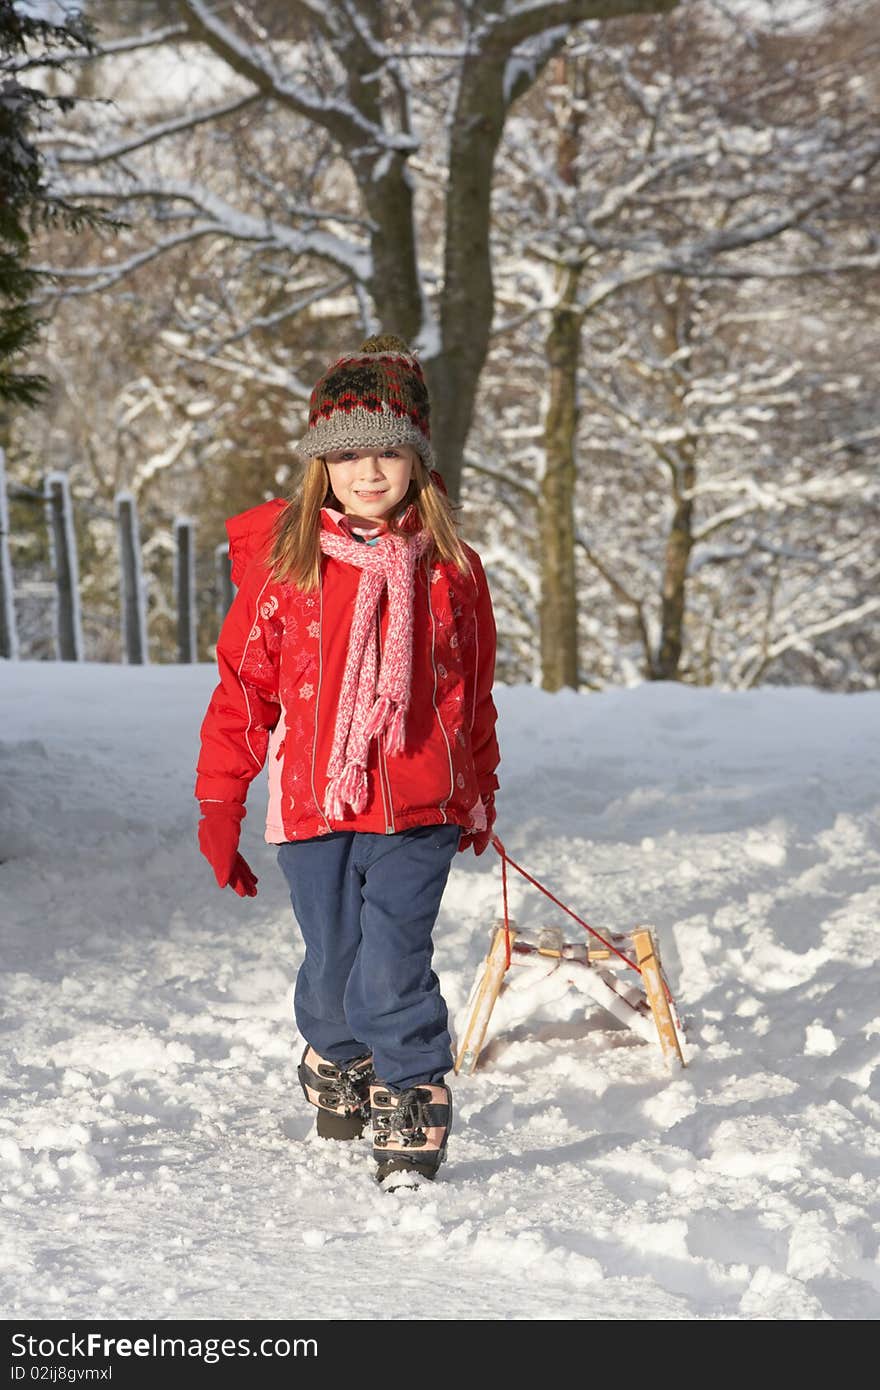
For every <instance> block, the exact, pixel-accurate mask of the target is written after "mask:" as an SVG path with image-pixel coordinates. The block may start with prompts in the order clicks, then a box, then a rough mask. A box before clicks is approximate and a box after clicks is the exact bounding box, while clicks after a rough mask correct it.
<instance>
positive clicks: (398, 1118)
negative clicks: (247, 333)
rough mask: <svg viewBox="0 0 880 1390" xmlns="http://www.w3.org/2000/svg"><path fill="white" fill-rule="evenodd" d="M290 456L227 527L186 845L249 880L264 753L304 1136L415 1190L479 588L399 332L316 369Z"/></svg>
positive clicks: (440, 1099) (490, 812)
mask: <svg viewBox="0 0 880 1390" xmlns="http://www.w3.org/2000/svg"><path fill="white" fill-rule="evenodd" d="M297 451H298V452H299V453H300V454H301V455H302V456H303V457H304V458H307V459H308V462H307V464H306V467H305V471H304V475H303V477H302V480H301V482H300V485H299V487H298V488H297V490H296V493H295V495H294V496H293V497H292V498H291V499H290V500H289V501H284V500H281V499H276V500H275V501H272V502H266V503H264V504H262V505H260V506H257V507H253V508H251V509H250V510H249V511H246V512H244V513H242V514H241V515H239V516H236V517H232V518H231V519H230V520H229V521H227V523H226V528H227V531H228V533H229V537H230V554H231V557H232V578H233V582H234V583H235V584H236V585H237V586H238V589H237V592H236V595H235V598H234V600H233V602H232V606H231V607H230V609H229V613H228V614H227V617H226V620H225V622H224V624H223V628H222V631H221V633H220V637H219V639H218V642H217V662H218V666H219V670H220V684H219V685H218V686H217V688H216V690H215V691H214V694H213V696H212V698H211V702H210V705H209V706H208V711H207V714H206V715H205V719H204V722H203V724H202V730H201V753H200V756H199V761H198V769H197V774H198V775H197V780H196V787H195V795H196V797H197V798H198V800H199V802H200V805H201V810H202V819H201V821H200V824H199V843H200V846H201V849H202V852H203V853H204V854H205V856H206V857H207V858H208V860H209V861H210V863H211V865H212V866H213V868H214V871H215V874H216V877H217V882H218V884H219V885H220V887H221V888H223V887H224V886H226V885H229V886H230V887H231V888H233V889H234V890H235V892H237V893H239V894H240V895H241V896H245V895H248V896H254V895H255V894H256V891H257V889H256V883H257V879H256V877H255V875H254V874H253V873H252V872H251V870H250V868H249V867H248V865H247V863H246V862H245V861H244V859H243V858H242V857H241V855H240V854H239V852H238V843H239V833H240V828H241V820H242V818H243V817H244V815H245V814H246V812H245V805H244V803H245V798H246V795H247V790H248V786H249V784H250V782H251V781H252V780H253V778H254V777H255V776H256V775H257V774H258V772H260V770H261V769H262V767H263V766H264V764H265V763H266V760H267V758H268V768H269V809H268V816H267V821H266V834H265V838H266V840H267V841H268V842H269V843H270V844H277V845H278V847H279V848H278V862H279V864H280V866H281V868H282V870H283V872H284V875H285V878H286V879H287V882H288V885H289V887H290V896H291V902H292V904H293V910H294V913H295V916H296V920H297V922H298V923H299V926H300V929H301V931H302V935H303V939H304V942H305V958H304V960H303V963H302V965H301V967H300V969H299V972H298V975H297V980H296V987H295V991H294V1010H295V1015H296V1024H297V1028H298V1029H299V1032H300V1034H301V1035H302V1037H303V1039H304V1040H305V1042H306V1048H305V1051H304V1053H303V1055H302V1060H301V1062H300V1066H299V1078H300V1082H301V1085H302V1088H303V1092H304V1094H305V1096H306V1099H307V1100H308V1101H310V1102H311V1103H312V1104H313V1105H315V1106H316V1107H317V1118H316V1124H317V1131H318V1134H320V1135H321V1136H322V1137H325V1138H332V1139H352V1138H357V1137H359V1136H360V1135H361V1134H362V1132H363V1129H364V1126H365V1124H366V1122H367V1121H368V1120H369V1121H371V1129H372V1141H373V1158H374V1160H375V1162H376V1164H377V1168H376V1177H377V1179H378V1181H379V1182H380V1183H381V1182H384V1181H385V1179H386V1178H387V1177H388V1176H389V1175H390V1174H398V1175H400V1174H409V1177H408V1178H405V1177H400V1176H398V1177H397V1178H396V1179H395V1182H396V1183H397V1184H400V1183H403V1182H408V1183H409V1185H417V1178H418V1177H420V1176H421V1177H424V1178H433V1177H434V1176H435V1174H436V1172H437V1169H438V1168H439V1166H440V1164H441V1163H442V1162H443V1160H444V1158H445V1156H446V1140H447V1135H448V1133H449V1129H450V1122H451V1118H452V1096H451V1093H450V1090H449V1087H448V1086H447V1085H446V1084H445V1077H446V1074H447V1072H448V1071H449V1070H450V1069H451V1067H452V1061H453V1059H452V1053H451V1049H450V1036H449V1032H448V1027H447V1023H448V1016H447V1009H446V1004H445V1003H444V1000H443V997H442V995H441V993H440V986H439V982H438V979H437V976H436V975H435V974H434V972H433V970H432V969H431V959H432V953H433V945H432V940H431V934H432V931H433V928H434V923H435V921H436V919H437V913H438V911H439V907H440V900H441V897H442V895H443V890H444V888H445V886H446V881H447V878H448V875H449V869H450V866H451V862H452V859H453V857H454V855H455V854H456V853H457V852H459V851H462V850H465V849H466V848H468V847H469V846H472V847H473V849H474V851H475V853H476V854H478V855H479V854H482V853H483V851H484V850H485V849H486V847H487V845H488V843H489V840H490V838H491V835H492V826H493V824H494V821H495V806H494V793H495V791H496V790H497V788H498V778H497V777H496V775H495V769H496V768H497V766H498V764H499V761H500V754H499V751H498V743H497V740H496V736H495V722H496V718H497V714H496V709H495V705H494V702H493V700H492V684H493V681H494V673H495V620H494V616H493V612H492V601H491V598H490V595H489V589H488V586H487V583H486V576H485V573H484V571H483V567H482V564H481V562H480V558H479V556H478V555H477V553H476V551H475V550H472V549H471V547H470V546H468V545H465V544H464V543H463V542H462V541H461V540H460V539H459V537H458V535H457V532H456V520H455V518H454V516H453V512H452V506H451V503H450V502H449V500H448V498H447V495H446V489H445V487H444V486H443V482H442V479H441V477H440V475H439V473H437V472H436V471H435V470H434V469H433V468H432V464H433V461H434V460H433V453H432V449H431V441H430V407H429V400H428V393H427V389H426V386H425V382H424V377H423V374H422V369H421V365H420V364H419V362H418V361H417V359H416V358H415V357H414V356H413V355H412V353H411V352H410V351H409V349H408V348H407V346H406V344H405V343H404V342H403V341H402V340H401V339H400V338H397V337H395V336H393V335H390V334H386V335H381V336H378V337H373V338H368V339H367V340H366V341H365V342H364V343H362V344H361V347H360V348H359V349H358V350H357V352H355V353H353V354H347V355H346V356H344V357H340V358H339V359H337V361H335V362H334V363H333V364H332V365H331V366H330V368H329V369H328V370H327V372H326V373H325V374H324V376H323V377H322V378H321V379H320V380H319V381H318V383H317V385H316V386H315V389H314V390H313V392H312V395H311V401H310V410H309V427H308V431H307V433H306V435H305V436H304V438H303V439H302V440H301V441H300V443H299V444H298V446H297ZM389 1187H390V1185H389ZM392 1190H393V1189H392Z"/></svg>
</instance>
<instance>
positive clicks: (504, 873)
mask: <svg viewBox="0 0 880 1390" xmlns="http://www.w3.org/2000/svg"><path fill="white" fill-rule="evenodd" d="M500 843H501V842H500V840H499V844H500ZM501 893H502V895H503V897H504V946H505V950H506V951H507V959H506V960H505V962H504V969H505V970H509V969H510V916H509V914H508V911H507V857H506V855H504V854H502V856H501Z"/></svg>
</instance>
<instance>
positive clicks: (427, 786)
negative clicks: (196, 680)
mask: <svg viewBox="0 0 880 1390" xmlns="http://www.w3.org/2000/svg"><path fill="white" fill-rule="evenodd" d="M286 506H287V503H286V502H285V501H284V500H283V499H281V498H276V499H275V500H273V501H271V502H265V503H262V504H261V505H260V506H257V507H252V508H250V510H249V511H246V512H242V513H240V514H239V515H238V516H234V517H230V518H229V520H228V521H227V522H226V530H227V532H228V535H229V554H230V557H231V560H232V581H233V583H234V584H236V585H238V591H237V593H236V595H235V598H234V599H233V601H232V604H231V606H230V609H229V612H228V613H227V615H226V619H225V621H224V623H223V627H222V630H221V632H220V636H219V638H218V640H217V663H218V667H219V671H220V684H219V685H218V686H217V688H216V690H215V691H214V694H213V695H212V697H211V702H210V704H209V706H208V710H207V713H206V715H205V718H204V721H203V723H202V728H201V740H202V746H201V753H200V755H199V760H198V766H197V777H196V785H195V795H196V797H197V798H198V799H199V800H200V801H203V800H209V801H232V802H238V803H241V804H243V803H244V801H245V798H246V796H247V791H248V787H249V785H250V783H251V782H252V781H253V779H254V778H255V777H256V776H257V774H258V773H259V772H260V771H261V769H262V767H263V765H264V764H265V762H266V760H267V757H268V764H269V808H268V814H267V818H266V834H265V838H266V840H267V841H268V842H269V843H270V844H280V843H282V842H283V841H287V840H305V839H310V838H312V837H313V836H316V835H326V834H329V833H330V831H332V830H361V831H372V832H374V833H379V834H382V833H384V834H388V835H392V834H394V833H395V832H398V831H401V830H406V829H408V828H409V827H410V826H416V825H435V824H443V823H445V822H448V821H454V822H456V823H457V824H459V825H462V826H465V827H470V826H471V825H472V817H471V810H472V808H473V807H474V806H476V804H477V803H478V801H479V798H480V796H481V795H482V796H484V797H485V796H488V794H489V792H491V791H495V790H497V788H498V778H497V777H496V776H495V769H496V768H497V766H498V764H499V762H500V753H499V751H498V743H497V740H496V737H495V722H496V719H497V711H496V709H495V704H494V702H493V699H492V685H493V681H494V677H495V619H494V615H493V611H492V600H491V597H490V595H489V588H488V585H487V582H486V576H485V573H484V571H483V566H482V563H481V561H480V558H479V556H478V554H477V552H476V551H475V550H473V549H471V547H470V546H468V545H465V546H464V549H465V552H466V554H467V555H468V557H469V559H470V561H471V564H472V566H473V572H474V573H473V578H471V577H470V576H468V575H463V574H461V573H460V571H459V570H458V569H457V568H456V566H455V565H453V564H451V563H445V562H439V561H438V562H435V563H434V564H431V565H430V567H429V560H428V557H427V556H423V557H422V558H421V559H420V560H419V562H418V564H417V565H416V570H415V596H414V603H413V662H412V698H411V701H410V706H409V711H408V713H407V719H406V750H405V751H404V752H403V753H394V754H390V755H389V754H386V753H385V752H384V750H383V749H381V748H380V746H379V743H378V741H377V740H376V739H372V740H371V742H370V753H369V761H368V766H367V779H368V788H369V790H368V796H367V802H366V807H365V809H364V811H363V812H362V813H361V814H360V815H356V814H355V813H354V812H353V811H352V810H351V809H350V808H347V809H346V814H345V816H344V818H343V819H342V820H335V819H333V818H332V817H330V818H328V817H327V816H325V814H324V812H323V809H322V807H323V802H324V793H325V790H326V785H327V763H328V761H329V758H330V752H331V748H332V745H333V732H334V728H335V721H336V696H337V692H338V690H339V687H340V684H341V680H342V673H343V670H344V667H345V658H346V653H347V650H348V637H349V629H350V627H351V620H352V616H353V613H354V603H355V597H356V595H357V589H358V583H359V581H360V576H361V570H360V569H359V568H358V567H356V566H355V565H348V564H346V563H345V562H344V561H341V560H337V559H335V558H334V557H333V556H330V555H322V556H321V584H320V588H319V589H317V590H315V591H314V592H313V593H304V592H303V591H302V590H300V589H298V588H297V587H296V586H295V585H293V584H289V583H286V584H278V583H273V582H272V581H271V580H270V578H269V570H268V567H267V565H266V563H265V559H266V553H267V546H268V544H269V541H270V529H271V527H272V523H273V521H274V519H275V517H276V515H277V513H278V512H279V511H280V510H282V509H283V508H284V507H286ZM336 515H337V516H338V515H339V514H338V513H337V514H336ZM321 524H322V526H323V527H325V528H326V529H328V530H331V531H336V532H342V531H343V529H344V528H343V527H342V526H341V525H340V523H339V521H338V520H337V519H336V517H335V516H334V515H333V514H332V512H331V509H330V508H327V507H324V508H323V509H322V511H321ZM402 525H403V526H404V528H405V529H406V530H409V531H416V530H418V528H419V525H420V520H419V515H418V511H417V509H416V507H415V504H411V505H410V506H409V507H408V508H407V510H406V512H405V513H404V516H403V521H402ZM387 610H388V591H387V589H383V591H382V597H381V599H380V603H379V620H380V634H379V636H380V647H381V646H382V645H383V644H384V641H385V637H386V632H387V627H388V611H387Z"/></svg>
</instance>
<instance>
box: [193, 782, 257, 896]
mask: <svg viewBox="0 0 880 1390" xmlns="http://www.w3.org/2000/svg"><path fill="white" fill-rule="evenodd" d="M199 805H200V806H201V808H202V819H201V820H200V821H199V848H200V849H201V851H202V854H203V855H204V856H205V858H206V859H207V860H208V863H209V864H210V865H211V867H212V869H213V870H214V873H215V875H216V878H217V883H218V884H219V886H220V887H221V888H225V887H226V886H227V884H228V885H229V887H230V888H234V889H235V891H236V893H237V894H238V896H239V897H240V898H255V897H256V896H257V883H258V882H259V880H258V879H257V876H256V874H255V873H254V872H253V870H252V869H251V868H250V867H249V865H248V864H247V863H246V861H245V860H244V859H242V857H241V855H240V854H239V852H238V841H239V837H240V835H241V822H242V821H243V820H244V818H245V816H246V815H247V811H246V810H245V808H244V806H240V805H239V804H238V803H237V802H235V801H200V802H199Z"/></svg>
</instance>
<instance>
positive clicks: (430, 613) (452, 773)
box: [425, 560, 455, 823]
mask: <svg viewBox="0 0 880 1390" xmlns="http://www.w3.org/2000/svg"><path fill="white" fill-rule="evenodd" d="M425 584H426V586H427V591H428V616H429V617H430V619H431V670H432V671H433V672H434V689H433V690H432V691H431V703H432V704H433V706H434V718H435V719H436V720H437V723H438V724H439V725H440V731H441V733H442V734H443V739H444V742H445V744H446V756H447V758H448V759H449V791H448V792H447V794H446V798H445V800H444V802H443V804H442V806H441V807H440V810H441V812H442V813H443V821H444V823H445V822H446V820H447V816H446V806H447V803H448V801H449V798H450V797H451V796H452V793H453V792H454V790H455V770H454V765H453V761H452V749H451V748H450V746H449V735H448V734H447V732H446V728H445V726H444V723H443V720H442V719H441V718H440V711H439V709H438V708H437V677H438V671H437V662H436V661H435V660H434V651H435V637H436V632H437V624H436V621H435V619H434V605H433V603H432V602H431V591H432V588H433V586H432V584H431V575H430V573H429V571H428V562H427V560H426V561H425ZM444 674H445V672H444Z"/></svg>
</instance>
